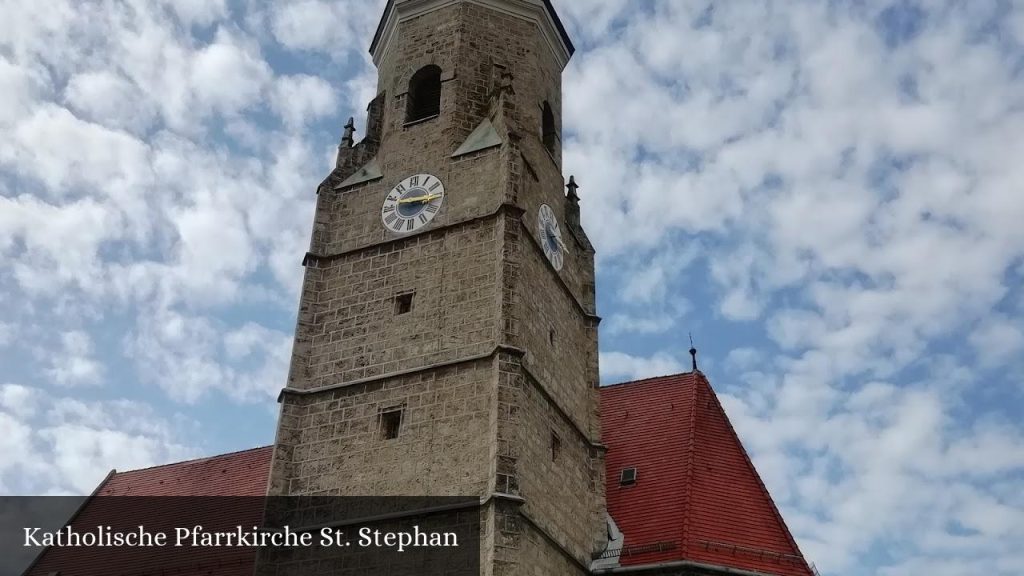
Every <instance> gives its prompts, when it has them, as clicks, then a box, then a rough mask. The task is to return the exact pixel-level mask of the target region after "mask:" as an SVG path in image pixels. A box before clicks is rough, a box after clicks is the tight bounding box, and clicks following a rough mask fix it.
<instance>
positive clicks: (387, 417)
mask: <svg viewBox="0 0 1024 576" xmlns="http://www.w3.org/2000/svg"><path fill="white" fill-rule="evenodd" d="M401 428H402V411H401V410H388V411H387V412H381V414H380V437H381V438H382V439H384V440H394V439H395V438H398V432H399V431H400V430H401Z"/></svg>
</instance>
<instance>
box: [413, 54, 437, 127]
mask: <svg viewBox="0 0 1024 576" xmlns="http://www.w3.org/2000/svg"><path fill="white" fill-rule="evenodd" d="M407 99H408V102H407V104H406V112H405V121H406V123H409V122H417V121H419V120H426V119H427V118H432V117H434V116H437V115H439V114H440V113H441V69H440V68H438V67H437V66H434V65H430V66H424V67H423V68H420V69H419V71H418V72H416V73H415V74H413V75H412V78H411V79H410V80H409V93H408V95H407Z"/></svg>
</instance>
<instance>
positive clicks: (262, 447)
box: [117, 444, 274, 475]
mask: <svg viewBox="0 0 1024 576" xmlns="http://www.w3.org/2000/svg"><path fill="white" fill-rule="evenodd" d="M273 447H274V446H273V444H268V445H266V446H257V447H255V448H246V449H245V450H236V451H234V452H225V453H224V454H215V455H213V456H203V457H200V458H192V459H190V460H182V461H180V462H168V463H166V464H156V465H154V466H147V467H145V468H136V469H134V470H125V471H123V472H117V474H118V475H120V474H130V473H132V472H146V471H149V470H156V469H158V468H168V467H171V466H180V465H182V464H198V463H199V462H204V461H207V460H216V459H217V458H225V457H227V456H238V455H239V454H245V453H247V452H256V451H258V450H266V449H267V448H273Z"/></svg>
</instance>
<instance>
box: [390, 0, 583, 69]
mask: <svg viewBox="0 0 1024 576" xmlns="http://www.w3.org/2000/svg"><path fill="white" fill-rule="evenodd" d="M459 2H471V3H473V4H479V5H482V6H487V7H490V8H493V9H495V10H499V11H501V12H505V13H507V14H510V15H513V16H518V17H520V18H523V19H525V20H530V21H533V22H535V23H536V24H537V26H538V27H539V28H540V30H541V33H542V35H543V36H544V39H545V40H547V44H548V45H549V46H550V48H551V50H552V52H554V54H555V58H556V59H557V60H558V62H559V63H560V64H561V66H562V68H565V65H566V64H568V63H569V59H570V58H572V55H573V53H574V52H575V51H576V48H575V47H573V45H572V40H570V39H569V34H568V33H567V32H566V31H565V27H564V26H563V25H562V21H561V20H560V19H559V18H558V13H557V12H555V7H554V6H552V5H551V0H388V4H387V6H386V7H385V8H384V15H383V16H382V17H381V19H380V24H379V25H378V26H377V33H376V34H374V36H373V43H371V44H370V54H371V55H372V56H373V63H374V64H376V65H377V66H380V63H381V60H383V58H384V55H385V54H387V52H388V50H389V49H390V48H391V42H392V40H393V39H394V34H395V29H396V28H397V27H398V23H399V22H400V21H402V20H407V19H410V18H415V17H416V16H420V15H422V14H426V13H427V12H432V11H434V10H439V9H441V8H444V7H446V6H450V5H452V4H457V3H459Z"/></svg>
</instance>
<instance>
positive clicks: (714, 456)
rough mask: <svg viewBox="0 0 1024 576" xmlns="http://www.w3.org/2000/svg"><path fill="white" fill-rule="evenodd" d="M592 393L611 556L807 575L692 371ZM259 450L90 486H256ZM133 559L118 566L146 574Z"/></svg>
mask: <svg viewBox="0 0 1024 576" xmlns="http://www.w3.org/2000/svg"><path fill="white" fill-rule="evenodd" d="M601 402H602V406H601V413H602V417H601V419H602V427H603V441H604V443H605V444H606V445H607V446H608V454H607V460H606V465H605V472H606V475H607V500H608V511H609V513H610V514H611V516H612V518H614V520H615V522H616V524H617V525H618V527H619V529H620V530H621V531H622V533H623V534H624V535H625V548H624V550H623V554H622V556H621V557H620V562H621V564H622V565H623V566H638V565H645V564H653V563H658V562H671V561H678V560H687V561H691V562H696V563H701V564H707V565H712V566H721V567H726V568H736V569H742V570H748V571H754V572H760V573H764V574H771V575H777V576H810V575H811V574H812V572H811V570H810V569H809V567H808V565H807V563H806V562H805V561H804V559H803V557H802V555H801V554H800V550H799V548H798V547H797V545H796V542H795V541H794V540H793V538H792V536H791V535H790V533H789V530H788V529H787V528H786V525H785V523H784V522H783V520H782V517H781V516H780V515H779V512H778V510H777V509H776V507H775V504H774V503H773V502H772V499H771V496H769V494H768V491H767V489H766V488H765V487H764V484H763V483H762V482H761V479H760V477H759V476H758V474H757V471H756V470H755V469H754V466H753V464H752V463H751V461H750V458H749V457H748V456H747V453H746V451H745V450H744V449H743V445H742V444H741V443H740V440H739V438H738V437H737V435H736V433H735V431H734V430H733V428H732V425H731V424H730V423H729V419H728V417H726V415H725V411H724V410H723V409H722V406H721V404H720V403H719V401H718V397H717V396H716V395H715V393H714V391H713V390H712V389H711V385H710V384H709V383H708V381H707V379H706V378H705V377H704V376H703V375H702V374H700V373H692V374H680V375H676V376H665V377H662V378H654V379H650V380H641V381H638V382H630V383H626V384H619V385H616V386H609V387H605V388H602V389H601ZM271 454H272V447H264V448H256V449H253V450H247V451H244V452H237V453H233V454H225V455H222V456H214V457H212V458H205V459H201V460H192V461H188V462H179V463H176V464H169V465H166V466H157V467H154V468H147V469H144V470H135V471H131V472H118V473H115V474H113V475H112V476H111V477H110V478H108V479H107V480H106V481H105V482H104V483H103V484H102V485H101V486H100V488H99V489H98V490H97V492H96V493H97V495H100V496H263V495H264V494H265V491H266V486H267V477H268V473H269V469H270V459H271ZM629 467H635V468H636V469H637V482H636V484H634V485H632V486H620V485H619V474H620V473H621V471H622V470H623V469H624V468H629ZM99 500H102V501H104V502H110V501H111V500H117V499H99ZM98 507H101V506H100V505H98V504H97V500H96V499H94V500H93V501H91V502H90V503H89V504H88V505H87V506H85V507H84V509H83V510H82V512H81V513H80V514H79V516H78V517H77V518H76V519H75V524H78V523H82V524H83V525H85V526H88V525H89V523H88V521H89V519H90V518H91V516H92V515H94V514H99V513H100V512H101V511H100V510H97V508H98ZM107 512H109V511H107ZM659 549H660V550H659ZM57 556H61V558H58V557H57ZM62 558H63V560H62ZM65 560H68V558H64V557H63V555H55V556H50V555H48V554H44V555H43V557H42V558H41V559H40V561H39V562H38V563H37V564H36V566H35V567H34V569H33V570H32V571H31V572H30V573H31V574H46V573H48V572H50V571H53V570H59V569H60V568H61V566H62V565H66V562H65ZM79 560H81V559H79ZM233 560H237V562H238V564H237V566H236V565H232V566H231V567H230V569H229V567H228V566H224V565H221V568H220V570H221V572H218V573H223V574H235V573H236V572H237V573H238V574H243V573H245V572H246V571H247V570H248V571H249V573H251V570H252V558H251V555H249V556H245V555H242V556H240V557H238V558H234V559H233ZM218 561H219V562H223V561H224V559H220V560H218ZM81 566H82V565H81V564H79V566H78V567H79V568H81ZM134 568H135V569H134V570H125V571H124V572H132V573H134V574H144V573H146V571H145V570H144V569H143V570H140V568H142V566H135V567H134ZM79 572H81V570H79V571H78V572H76V573H79ZM103 573H106V572H104V571H100V572H98V574H103ZM180 574H181V575H183V576H188V574H189V573H188V572H187V571H185V572H182V573H180Z"/></svg>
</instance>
